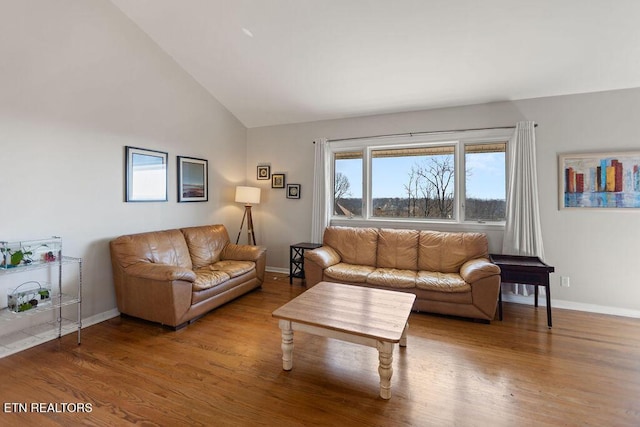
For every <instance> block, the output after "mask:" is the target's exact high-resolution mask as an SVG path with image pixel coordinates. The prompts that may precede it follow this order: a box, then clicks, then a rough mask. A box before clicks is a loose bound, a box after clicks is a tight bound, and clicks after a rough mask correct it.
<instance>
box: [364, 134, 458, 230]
mask: <svg viewBox="0 0 640 427" xmlns="http://www.w3.org/2000/svg"><path fill="white" fill-rule="evenodd" d="M454 157H455V146H454V145H446V146H435V147H420V148H396V149H383V150H372V151H371V199H372V204H373V210H372V216H374V217H395V218H439V219H451V218H453V200H454V192H455V174H454Z"/></svg>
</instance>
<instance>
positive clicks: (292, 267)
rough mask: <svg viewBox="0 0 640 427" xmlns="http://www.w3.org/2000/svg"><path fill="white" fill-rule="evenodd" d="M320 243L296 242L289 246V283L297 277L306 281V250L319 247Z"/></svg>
mask: <svg viewBox="0 0 640 427" xmlns="http://www.w3.org/2000/svg"><path fill="white" fill-rule="evenodd" d="M320 246H322V245H321V244H320V243H308V242H302V243H296V244H295V245H291V246H289V284H292V283H293V278H294V277H297V278H299V279H302V280H303V281H304V251H306V250H310V249H315V248H319V247H320Z"/></svg>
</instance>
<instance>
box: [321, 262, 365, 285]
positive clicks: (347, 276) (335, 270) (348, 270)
mask: <svg viewBox="0 0 640 427" xmlns="http://www.w3.org/2000/svg"><path fill="white" fill-rule="evenodd" d="M374 270H375V268H374V267H370V266H368V265H353V264H347V263H344V262H341V263H339V264H336V265H332V266H331V267H328V268H327V269H325V270H324V274H326V275H327V276H328V277H330V278H332V279H334V280H338V281H345V282H353V283H365V282H366V280H367V276H368V275H369V274H371V273H372V272H373V271H374Z"/></svg>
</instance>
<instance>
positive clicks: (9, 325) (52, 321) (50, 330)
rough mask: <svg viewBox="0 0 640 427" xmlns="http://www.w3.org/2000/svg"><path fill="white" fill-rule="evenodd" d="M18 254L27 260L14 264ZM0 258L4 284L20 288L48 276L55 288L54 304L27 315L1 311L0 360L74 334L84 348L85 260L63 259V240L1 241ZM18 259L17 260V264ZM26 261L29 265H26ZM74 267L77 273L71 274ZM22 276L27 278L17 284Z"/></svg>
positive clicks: (24, 312)
mask: <svg viewBox="0 0 640 427" xmlns="http://www.w3.org/2000/svg"><path fill="white" fill-rule="evenodd" d="M17 251H23V258H22V259H21V260H20V262H17V263H13V264H10V263H11V261H10V255H11V254H15V253H16V252H17ZM27 252H31V253H30V254H27ZM0 257H2V258H1V260H0V263H1V264H2V265H1V266H0V280H3V281H6V280H10V281H13V282H15V283H16V284H17V282H18V281H20V280H21V281H22V282H27V281H30V280H32V278H33V277H34V276H37V275H43V274H44V275H47V274H48V275H50V279H51V280H50V282H51V288H52V289H51V291H52V292H51V296H50V300H49V301H47V302H45V303H42V304H39V305H37V306H35V307H33V308H31V309H28V310H26V311H23V312H14V311H11V310H9V308H7V307H5V308H2V309H0V358H1V357H5V356H8V355H10V354H13V353H17V352H19V351H22V350H25V349H27V348H30V347H33V346H36V345H38V344H42V343H44V342H46V341H50V340H53V339H55V338H60V337H61V336H63V335H66V334H68V333H73V332H77V342H78V344H80V342H81V329H82V310H81V309H82V259H81V258H73V257H68V256H63V255H62V239H60V238H59V237H53V238H51V239H42V240H29V241H21V242H4V241H0ZM27 257H28V258H27ZM17 259H18V257H14V259H13V261H17ZM25 259H26V260H27V262H24V261H25ZM74 266H75V268H77V271H71V270H74ZM69 269H71V270H69ZM67 270H69V271H67ZM18 276H24V277H20V279H19V280H18V281H16V280H15V279H16V278H18ZM63 282H64V283H63ZM63 284H64V286H63ZM14 287H15V286H14ZM63 288H64V289H63ZM7 292H8V291H7ZM6 303H7V301H6V300H5V301H4V304H6ZM74 306H75V307H74ZM0 307H1V306H0Z"/></svg>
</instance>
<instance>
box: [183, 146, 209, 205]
mask: <svg viewBox="0 0 640 427" xmlns="http://www.w3.org/2000/svg"><path fill="white" fill-rule="evenodd" d="M208 163H209V162H208V161H207V160H204V159H195V158H193V157H182V156H178V202H179V203H182V202H206V201H207V200H208V199H209V182H208V181H209V167H208V166H209V165H208Z"/></svg>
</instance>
